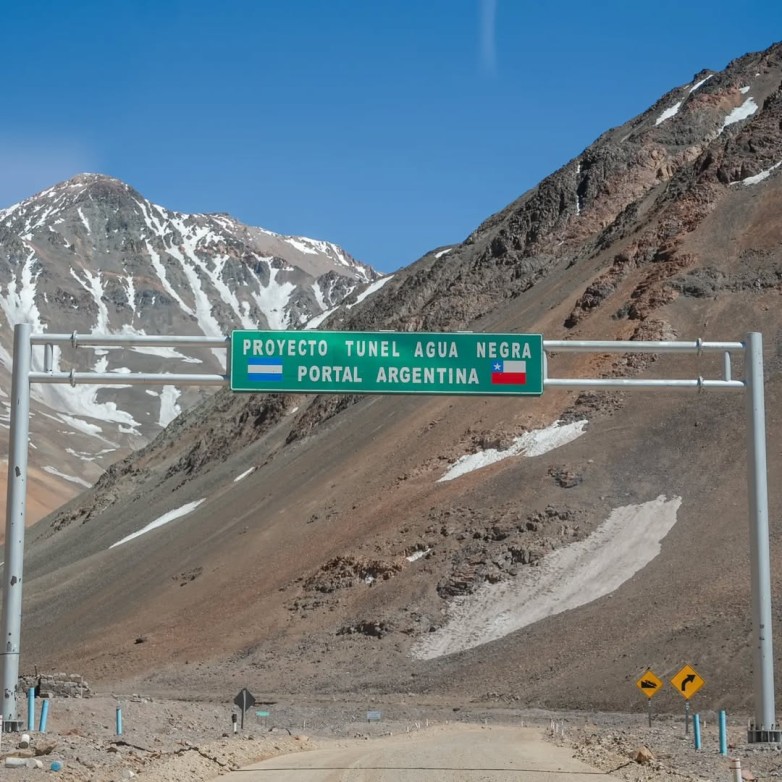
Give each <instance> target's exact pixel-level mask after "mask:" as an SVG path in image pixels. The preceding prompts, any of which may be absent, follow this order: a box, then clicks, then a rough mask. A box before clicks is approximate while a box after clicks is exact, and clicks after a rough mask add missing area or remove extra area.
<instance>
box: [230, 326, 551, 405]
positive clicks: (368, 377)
mask: <svg viewBox="0 0 782 782" xmlns="http://www.w3.org/2000/svg"><path fill="white" fill-rule="evenodd" d="M230 375H231V390H232V391H249V392H289V393H301V394H448V395H449V396H452V395H457V396H458V395H462V396H467V395H505V396H508V395H514V396H515V395H540V394H542V393H543V337H542V336H541V335H540V334H473V333H458V332H457V333H454V334H434V333H422V332H392V331H387V332H384V331H379V332H366V331H234V332H232V334H231V372H230Z"/></svg>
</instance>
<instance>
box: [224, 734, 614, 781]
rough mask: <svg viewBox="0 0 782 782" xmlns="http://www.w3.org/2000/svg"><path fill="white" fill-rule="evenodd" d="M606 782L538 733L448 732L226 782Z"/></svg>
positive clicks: (330, 752)
mask: <svg viewBox="0 0 782 782" xmlns="http://www.w3.org/2000/svg"><path fill="white" fill-rule="evenodd" d="M520 778H522V779H524V780H525V782H543V781H544V780H545V782H566V781H567V782H579V780H589V782H608V780H612V777H610V776H609V775H608V774H603V773H601V772H599V771H597V770H596V769H594V768H592V767H590V766H587V765H586V764H584V763H582V762H581V761H579V760H575V759H574V758H573V756H572V754H571V752H570V751H569V750H568V749H566V748H564V747H558V746H553V745H552V744H550V743H546V742H545V741H543V739H542V738H541V734H540V731H539V730H535V729H532V728H504V727H474V726H455V725H454V726H447V727H441V728H435V729H431V730H428V731H425V732H423V733H416V734H401V735H396V736H388V737H384V738H381V739H376V740H373V741H372V742H371V743H369V742H367V741H350V742H345V741H341V742H339V744H338V746H335V747H334V748H333V749H320V750H314V751H311V752H297V753H295V754H293V755H282V756H279V757H276V758H272V759H271V760H266V761H263V762H262V763H256V764H255V765H253V766H249V767H248V768H245V769H242V770H240V771H234V772H232V773H230V774H228V775H227V776H223V777H220V780H228V782H269V780H280V782H407V780H409V781H410V782H418V780H421V782H423V781H424V780H426V782H446V780H447V781H448V782H508V780H511V779H520Z"/></svg>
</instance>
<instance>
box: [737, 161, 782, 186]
mask: <svg viewBox="0 0 782 782" xmlns="http://www.w3.org/2000/svg"><path fill="white" fill-rule="evenodd" d="M780 165H782V160H780V161H779V163H775V164H774V165H773V166H771V168H767V169H766V170H765V171H761V172H760V173H759V174H755V175H754V176H748V177H747V178H746V179H742V180H741V184H742V185H744V186H745V187H749V186H750V185H756V184H758V182H762V181H763V180H764V179H768V178H769V177H770V176H771V174H772V173H773V172H774V171H776V169H778V168H779V166H780Z"/></svg>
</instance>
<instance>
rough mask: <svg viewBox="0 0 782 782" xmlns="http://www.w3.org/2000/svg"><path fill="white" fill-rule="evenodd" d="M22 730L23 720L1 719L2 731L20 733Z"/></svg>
mask: <svg viewBox="0 0 782 782" xmlns="http://www.w3.org/2000/svg"><path fill="white" fill-rule="evenodd" d="M23 730H24V721H23V720H3V733H21V732H22V731H23Z"/></svg>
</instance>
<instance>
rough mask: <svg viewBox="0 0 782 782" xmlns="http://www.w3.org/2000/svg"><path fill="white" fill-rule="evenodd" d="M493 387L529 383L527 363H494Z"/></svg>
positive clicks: (492, 373) (492, 371)
mask: <svg viewBox="0 0 782 782" xmlns="http://www.w3.org/2000/svg"><path fill="white" fill-rule="evenodd" d="M491 382H492V385H522V386H523V385H524V384H525V383H526V382H527V362H526V361H493V362H492V365H491Z"/></svg>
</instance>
